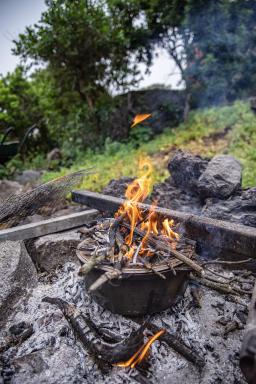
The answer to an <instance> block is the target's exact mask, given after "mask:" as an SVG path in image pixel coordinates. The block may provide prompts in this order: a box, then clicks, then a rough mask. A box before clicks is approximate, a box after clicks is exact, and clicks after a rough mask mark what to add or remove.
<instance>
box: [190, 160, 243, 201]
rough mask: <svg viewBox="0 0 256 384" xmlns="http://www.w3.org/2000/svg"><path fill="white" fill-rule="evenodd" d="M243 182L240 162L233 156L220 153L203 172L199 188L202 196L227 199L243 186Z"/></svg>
mask: <svg viewBox="0 0 256 384" xmlns="http://www.w3.org/2000/svg"><path fill="white" fill-rule="evenodd" d="M241 182H242V166H241V164H240V162H239V161H238V160H236V159H235V158H234V157H233V156H229V155H218V156H214V158H213V159H212V160H211V161H210V162H209V164H208V166H207V168H206V169H205V171H204V172H203V173H202V174H201V176H200V178H199V180H198V183H197V188H198V193H199V195H200V196H201V197H202V198H207V197H217V198H220V199H226V198H228V197H229V196H231V195H232V194H233V193H235V192H236V191H237V190H238V189H239V188H240V187H241Z"/></svg>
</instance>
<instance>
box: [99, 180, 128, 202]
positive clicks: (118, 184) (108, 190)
mask: <svg viewBox="0 0 256 384" xmlns="http://www.w3.org/2000/svg"><path fill="white" fill-rule="evenodd" d="M133 180H134V178H132V177H126V176H124V177H121V178H120V179H112V180H110V182H109V183H108V185H107V186H106V187H105V188H104V189H103V191H102V193H104V194H105V195H111V196H114V197H124V196H125V191H126V189H127V187H128V185H129V184H130V183H131V182H132V181H133Z"/></svg>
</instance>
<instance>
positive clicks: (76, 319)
mask: <svg viewBox="0 0 256 384" xmlns="http://www.w3.org/2000/svg"><path fill="white" fill-rule="evenodd" d="M42 301H43V302H46V303H50V304H53V305H56V306H57V307H58V308H59V309H60V310H61V311H62V313H63V314H64V316H65V318H66V319H67V320H68V321H69V323H70V324H71V326H72V329H73V331H74V332H75V334H76V335H77V337H78V338H79V339H80V341H81V342H82V344H83V345H84V346H85V347H86V348H87V349H88V351H89V352H91V353H92V354H93V356H94V357H95V358H97V359H100V360H103V361H104V362H106V363H109V364H114V363H118V362H120V361H126V360H127V359H129V358H130V357H131V356H132V355H134V353H135V352H137V351H138V349H139V348H140V347H141V346H142V345H143V341H144V335H143V332H144V329H145V327H146V324H143V325H141V326H140V327H139V329H138V330H136V331H132V332H131V334H130V335H129V336H128V337H127V338H125V339H122V340H121V341H117V342H116V341H114V342H113V343H109V342H107V341H105V340H106V338H105V337H102V333H103V331H102V330H101V332H100V333H99V332H97V327H96V326H94V327H92V326H91V322H92V320H91V319H90V321H89V322H88V321H87V319H86V318H85V316H84V315H83V314H82V313H81V312H80V311H79V310H78V309H77V308H76V307H75V306H74V305H73V304H69V303H67V302H66V301H65V300H62V299H60V298H58V297H44V298H43V299H42ZM88 332H91V336H92V339H91V337H90V335H89V334H88ZM108 336H109V334H108V335H107V337H108Z"/></svg>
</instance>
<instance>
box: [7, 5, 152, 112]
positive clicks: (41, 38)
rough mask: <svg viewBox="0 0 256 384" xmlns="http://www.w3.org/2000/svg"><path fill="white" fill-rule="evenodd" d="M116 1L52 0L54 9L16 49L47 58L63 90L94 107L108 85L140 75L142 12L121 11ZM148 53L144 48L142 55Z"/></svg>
mask: <svg viewBox="0 0 256 384" xmlns="http://www.w3.org/2000/svg"><path fill="white" fill-rule="evenodd" d="M114 3H115V1H109V2H107V1H104V0H97V1H90V0H72V1H70V0H46V4H47V6H48V9H47V10H46V11H45V12H44V13H43V14H42V16H41V20H40V21H39V23H37V24H35V25H34V26H32V27H27V28H26V31H25V33H23V34H21V35H20V36H19V39H18V40H17V41H16V42H15V43H16V47H15V49H14V52H15V54H17V55H20V56H21V57H22V58H23V59H24V60H27V59H32V60H33V63H34V64H39V63H44V64H46V65H47V66H48V69H49V70H50V72H51V74H52V76H53V78H54V80H55V82H56V85H57V87H58V88H59V91H60V93H62V92H66V91H75V92H76V93H77V94H78V95H79V97H80V99H81V100H83V101H86V102H87V104H88V106H89V107H90V108H91V109H92V108H93V105H94V102H95V100H96V98H97V97H98V95H99V94H100V93H101V92H102V91H103V89H106V87H109V86H115V87H125V86H127V85H128V84H131V83H135V82H136V80H137V75H138V72H137V69H136V66H135V65H134V64H133V57H132V53H133V51H136V49H137V48H138V45H140V46H141V43H142V42H140V41H139V39H138V35H139V34H140V28H139V27H138V28H136V27H135V26H134V25H133V21H134V19H135V18H136V17H137V13H136V12H135V13H133V12H132V11H131V12H129V13H126V14H125V15H124V14H123V13H122V12H117V8H116V7H115V4H114ZM131 3H132V2H131ZM146 59H147V58H146V56H145V52H144V51H143V48H141V50H140V60H141V61H142V60H146Z"/></svg>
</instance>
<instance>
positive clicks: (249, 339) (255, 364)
mask: <svg viewBox="0 0 256 384" xmlns="http://www.w3.org/2000/svg"><path fill="white" fill-rule="evenodd" d="M240 368H241V370H242V371H243V373H244V375H245V377H246V380H247V382H248V383H249V384H254V383H256V283H255V286H254V289H253V294H252V300H251V305H250V310H249V315H248V319H247V324H246V330H245V335H244V339H243V344H242V348H241V352H240Z"/></svg>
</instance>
